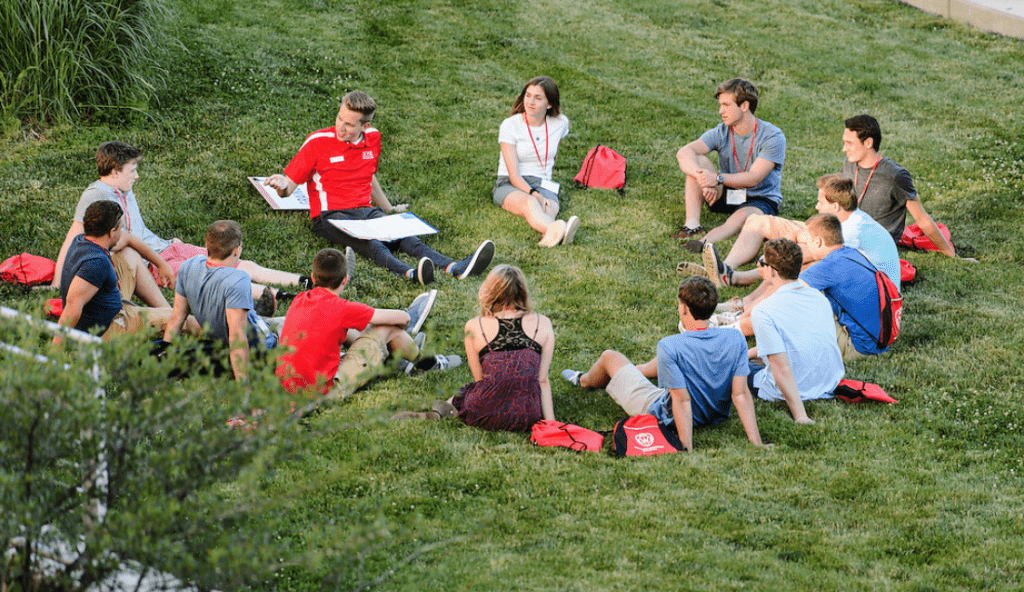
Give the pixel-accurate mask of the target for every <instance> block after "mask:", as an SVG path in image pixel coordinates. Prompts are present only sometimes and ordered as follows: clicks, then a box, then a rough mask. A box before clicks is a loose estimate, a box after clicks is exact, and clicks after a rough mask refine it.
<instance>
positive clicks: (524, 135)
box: [498, 113, 569, 179]
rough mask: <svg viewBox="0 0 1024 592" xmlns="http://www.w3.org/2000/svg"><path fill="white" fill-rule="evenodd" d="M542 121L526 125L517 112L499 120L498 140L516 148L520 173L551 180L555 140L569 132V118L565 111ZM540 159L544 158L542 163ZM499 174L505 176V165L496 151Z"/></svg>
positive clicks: (560, 138)
mask: <svg viewBox="0 0 1024 592" xmlns="http://www.w3.org/2000/svg"><path fill="white" fill-rule="evenodd" d="M545 123H546V125H540V126H539V127H532V126H527V124H526V118H525V117H523V114H522V113H516V114H515V115H513V116H511V117H509V118H508V119H506V120H505V121H503V122H501V129H500V130H499V131H498V143H500V144H511V145H513V146H515V147H516V156H518V157H519V175H520V176H523V177H540V178H541V179H550V178H551V175H552V173H553V172H554V169H555V156H556V155H557V154H558V143H559V142H560V141H561V140H562V138H564V137H566V136H567V135H569V118H568V117H566V116H565V115H564V114H561V115H559V116H558V117H550V116H549V117H548V118H547V119H546V121H545ZM542 160H546V162H544V163H543V165H542V164H541V161H542ZM498 176H499V177H507V176H508V167H507V166H505V158H504V157H503V156H502V155H501V154H498Z"/></svg>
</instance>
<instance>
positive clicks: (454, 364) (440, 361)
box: [403, 354, 462, 376]
mask: <svg viewBox="0 0 1024 592" xmlns="http://www.w3.org/2000/svg"><path fill="white" fill-rule="evenodd" d="M461 365H462V358H461V357H459V356H445V355H442V354H437V355H436V356H427V357H425V358H421V359H420V360H417V361H416V362H414V363H411V364H406V365H404V368H403V372H405V373H406V374H407V375H410V376H411V375H413V374H419V373H420V372H429V371H431V370H451V369H452V368H458V367H459V366H461Z"/></svg>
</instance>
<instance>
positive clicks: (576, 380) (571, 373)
mask: <svg viewBox="0 0 1024 592" xmlns="http://www.w3.org/2000/svg"><path fill="white" fill-rule="evenodd" d="M581 376H583V373H582V372H580V371H579V370H569V369H568V368H566V369H565V370H562V378H564V379H566V380H568V381H569V382H571V383H573V384H574V385H576V386H580V377H581Z"/></svg>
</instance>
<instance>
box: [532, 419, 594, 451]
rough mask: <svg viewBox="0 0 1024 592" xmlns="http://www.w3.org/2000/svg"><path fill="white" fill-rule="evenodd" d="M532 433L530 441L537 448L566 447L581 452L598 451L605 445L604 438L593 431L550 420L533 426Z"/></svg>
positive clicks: (541, 421) (544, 420) (543, 420)
mask: <svg viewBox="0 0 1024 592" xmlns="http://www.w3.org/2000/svg"><path fill="white" fill-rule="evenodd" d="M532 432H533V433H532V435H531V436H530V441H531V442H533V443H534V444H536V445H537V446H564V447H566V448H571V449H572V450H575V451H576V452H580V451H581V450H590V451H597V450H600V449H601V446H603V445H604V436H602V435H601V434H599V433H597V432H595V431H593V430H588V429H587V428H584V427H580V426H578V425H573V424H571V423H562V422H560V421H553V420H550V419H542V420H540V421H538V422H537V423H535V424H533V429H532Z"/></svg>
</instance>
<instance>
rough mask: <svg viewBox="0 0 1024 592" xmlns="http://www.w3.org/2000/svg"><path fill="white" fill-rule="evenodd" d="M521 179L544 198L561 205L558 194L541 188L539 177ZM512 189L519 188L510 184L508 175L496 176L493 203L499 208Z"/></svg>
mask: <svg viewBox="0 0 1024 592" xmlns="http://www.w3.org/2000/svg"><path fill="white" fill-rule="evenodd" d="M523 181H526V182H527V183H529V184H530V187H532V188H534V189H536V190H537V191H538V192H539V193H540V194H541V195H542V196H544V198H545V199H549V200H551V201H553V202H555V203H556V204H558V205H559V206H561V203H559V201H558V194H556V193H554V192H552V191H548V190H547V189H543V188H541V186H540V182H541V178H540V177H523ZM513 191H519V189H516V187H515V186H514V185H512V182H511V181H509V178H508V177H498V180H497V181H495V182H494V196H493V199H494V203H495V205H497V206H498V207H499V208H500V207H501V206H502V205H503V204H504V203H505V198H506V197H508V196H509V194H511V193H512V192H513Z"/></svg>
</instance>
